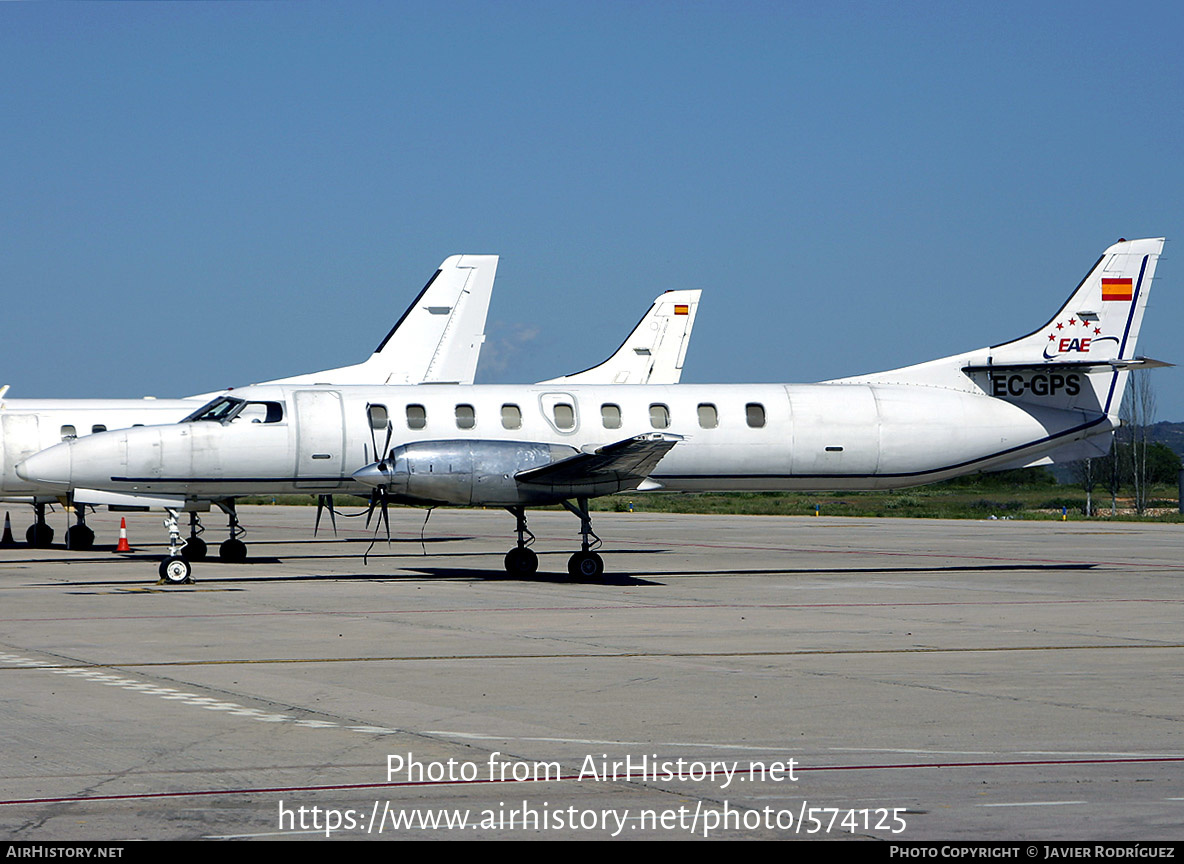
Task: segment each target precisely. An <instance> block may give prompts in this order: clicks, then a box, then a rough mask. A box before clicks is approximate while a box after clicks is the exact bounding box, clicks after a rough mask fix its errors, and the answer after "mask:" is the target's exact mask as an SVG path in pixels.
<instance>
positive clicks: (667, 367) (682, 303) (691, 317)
mask: <svg viewBox="0 0 1184 864" xmlns="http://www.w3.org/2000/svg"><path fill="white" fill-rule="evenodd" d="M702 293H703V292H702V291H700V290H699V289H697V288H696V289H686V290H680V291H667V292H666V293H665V294H661V295H660V296H658V298H657V299H656V300H654V303H653V305H652V306H650V309H649V311H648V312H646V313H645V315H644V316H642V319H641V321H639V322H638V324H637V326H636V327H634V328H633V332H632V333H630V334H629V336H628V337H627V338H626V339H625V341H624V342H623V343H621V347H620V348H618V349H617V350H616V353H614V354H613V356H611V357H609V358H608V359H607V360H605V361H604V362H603V363H601V364H599V365H597V366H593V367H592V368H591V369H585V370H584V371H583V372H576V373H574V374H572V375H565V376H563V377H561V378H552V379H551V380H549V381H540V382H539V383H540V384H677V383H678V382H679V379H681V378H682V365H683V361H684V360H685V359H686V355H687V345H689V344H690V341H691V330H692V329H693V328H694V326H695V313H696V312H697V311H698V309H699V297H700V295H701V294H702Z"/></svg>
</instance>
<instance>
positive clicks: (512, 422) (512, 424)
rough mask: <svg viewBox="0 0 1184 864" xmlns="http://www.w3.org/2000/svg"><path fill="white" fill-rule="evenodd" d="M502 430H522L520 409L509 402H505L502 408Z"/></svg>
mask: <svg viewBox="0 0 1184 864" xmlns="http://www.w3.org/2000/svg"><path fill="white" fill-rule="evenodd" d="M502 428H503V429H521V428H522V409H521V408H519V407H518V406H517V405H514V404H513V403H511V402H507V403H506V404H505V405H503V406H502Z"/></svg>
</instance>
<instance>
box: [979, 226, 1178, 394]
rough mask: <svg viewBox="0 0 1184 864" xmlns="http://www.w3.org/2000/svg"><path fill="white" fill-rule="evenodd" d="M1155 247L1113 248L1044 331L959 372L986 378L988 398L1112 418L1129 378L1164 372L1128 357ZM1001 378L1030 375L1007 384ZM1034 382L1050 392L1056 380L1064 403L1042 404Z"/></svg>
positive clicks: (1150, 243)
mask: <svg viewBox="0 0 1184 864" xmlns="http://www.w3.org/2000/svg"><path fill="white" fill-rule="evenodd" d="M1163 244H1164V240H1163V238H1162V237H1159V238H1153V239H1147V240H1120V241H1119V242H1117V243H1115V244H1114V245H1113V246H1111V247H1110V248H1109V249H1107V250H1106V251H1105V252H1104V253H1103V254H1102V257H1101V258H1099V259H1098V262H1097V263H1096V264H1095V265H1094V267H1093V269H1092V270H1090V272H1089V274H1088V275H1086V277H1085V278H1084V279H1083V280H1081V284H1079V285H1078V286H1077V290H1075V291H1074V292H1073V294H1072V295H1071V296H1070V297H1069V299H1068V301H1067V302H1066V303H1065V304H1064V305H1063V306H1062V307H1061V309H1060V311H1058V312H1057V314H1056V315H1055V316H1053V318H1052V319H1051V320H1050V321H1049V322H1048V323H1047V324H1045V325H1044V326H1043V327H1041V328H1040V329H1039V330H1035V331H1033V332H1032V333H1029V334H1028V335H1027V336H1023V337H1021V338H1019V339H1015V340H1013V341H1011V342H1007V343H1004V344H1002V345H997V346H993V347H992V348H990V349H988V352H989V353H988V361H987V366H986V369H985V370H984V369H982V368H980V367H976V366H971V367H968V369H967V371H988V372H992V371H993V374H992V376H991V378H992V380H991V381H990V384H989V386H988V389H987V392H988V393H989V394H991V395H993V396H1002V397H1004V398H1015V399H1017V400H1018V401H1029V400H1032V399H1033V398H1035V399H1036V400H1039V401H1040V402H1041V403H1042V404H1045V405H1049V406H1050V407H1067V408H1084V409H1087V410H1094V411H1099V412H1101V413H1104V414H1111V415H1115V414H1117V413H1118V407H1119V405H1120V403H1121V402H1122V393H1123V389H1124V388H1125V386H1126V380H1127V376H1128V375H1129V374H1130V370H1131V369H1135V368H1140V367H1150V366H1158V365H1165V364H1161V363H1158V362H1157V361H1153V360H1147V359H1145V358H1142V357H1138V356H1137V355H1136V354H1135V346H1136V344H1137V343H1138V339H1139V330H1140V328H1141V327H1142V324H1143V313H1144V311H1145V310H1146V308H1147V298H1148V296H1150V293H1151V282H1152V280H1153V278H1154V276H1155V265H1156V263H1157V262H1158V260H1159V256H1160V253H1161V252H1162V251H1163ZM992 367H993V370H992ZM1009 370H1010V372H1013V373H1016V374H1019V373H1023V372H1024V371H1026V370H1031V371H1032V373H1033V374H1032V375H1029V376H1028V377H1026V378H1018V377H1015V376H1014V375H1012V376H1011V377H1009V374H1008V373H1009ZM1041 374H1043V379H1040V380H1045V379H1046V380H1047V382H1048V383H1049V384H1050V385H1051V383H1052V382H1054V381H1055V380H1057V379H1054V377H1053V376H1060V380H1063V381H1064V382H1065V389H1064V393H1063V394H1062V395H1063V396H1064V397H1068V401H1065V402H1062V403H1060V404H1058V401H1059V400H1054V401H1052V402H1050V401H1049V397H1053V396H1054V394H1051V393H1048V392H1044V390H1045V389H1046V388H1045V384H1042V383H1039V381H1037V380H1036V379H1035V377H1034V376H1035V375H1041ZM1070 376H1072V377H1070ZM1033 383H1035V388H1033ZM1021 391H1022V392H1021ZM1073 391H1077V392H1073Z"/></svg>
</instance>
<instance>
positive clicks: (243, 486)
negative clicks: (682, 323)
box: [17, 238, 1164, 582]
mask: <svg viewBox="0 0 1184 864" xmlns="http://www.w3.org/2000/svg"><path fill="white" fill-rule="evenodd" d="M1162 249H1163V240H1162V238H1161V239H1149V240H1133V241H1127V240H1122V241H1119V242H1118V243H1116V244H1115V245H1113V246H1111V247H1110V248H1109V249H1107V250H1106V252H1105V253H1104V254H1103V255H1102V257H1101V258H1099V259H1098V262H1097V263H1096V264H1095V265H1094V267H1093V269H1091V270H1090V272H1089V273H1088V274H1087V275H1086V277H1085V279H1083V280H1082V281H1081V283H1080V284H1079V285H1078V287H1077V289H1076V290H1075V291H1074V292H1073V293H1072V295H1071V296H1070V297H1069V300H1068V301H1067V302H1066V303H1065V304H1064V306H1062V307H1061V309H1060V311H1058V312H1057V314H1056V315H1055V316H1053V318H1052V319H1051V320H1050V321H1049V322H1048V323H1047V324H1045V325H1043V326H1042V327H1039V328H1038V329H1036V330H1034V331H1032V332H1031V333H1030V334H1028V335H1027V336H1023V337H1020V338H1018V339H1015V340H1012V341H1010V342H1005V343H1001V344H996V345H992V346H988V347H985V348H980V349H977V350H974V351H967V352H965V353H962V354H957V355H954V356H951V357H945V358H942V359H940V360H933V361H930V362H928V363H922V364H920V365H916V366H909V367H906V368H902V369H895V370H892V371H890V372H881V373H877V374H872V375H863V376H858V377H854V378H845V379H842V380H836V381H828V382H824V383H821V384H739V385H737V384H714V385H687V384H681V385H679V386H677V387H669V386H652V385H639V386H630V387H614V386H605V385H575V386H567V385H565V384H542V385H534V386H524V387H511V386H473V387H431V386H427V387H415V388H408V387H393V388H392V387H387V388H380V387H300V386H260V387H251V388H247V389H245V390H240V391H236V392H235V393H233V394H228V395H224V396H221V397H219V398H217V399H215V400H214V401H213V402H211V403H210V404H209V405H207V406H206V407H204V408H202V409H201V410H199V411H195V412H194V413H193V414H192V415H191V416H190V417H189V418H187V420H186V421H185V422H182V423H179V424H176V425H173V426H160V427H156V428H143V429H128V430H124V431H120V432H106V433H101V434H97V435H92V436H90V437H89V438H87V439H79V440H76V441H69V442H66V443H64V444H59V445H57V446H55V447H52V448H50V449H49V450H46V451H44V452H42V453H39V454H37V455H35V456H32V457H31V458H29V459H27V460H26V461H25V462H24V463H23V464H21V465H19V466H17V473H18V474H19V475H20V476H21V477H24V478H26V479H29V480H31V481H35V482H38V483H47V484H57V485H58V486H60V487H61V488H66V487H68V486H74V487H76V488H77V487H82V488H87V489H107V490H112V491H118V492H129V493H132V494H140V495H159V496H171V497H172V500H173V501H174V507H175V508H177V509H180V508H181V507H182V506H184V504H185V502H186V501H187V500H188V499H190V498H191V497H194V496H196V497H218V496H224V495H225V496H234V495H245V494H250V492H251V491H252V490H254V489H257V488H260V487H263V486H265V487H266V488H268V489H269V490H275V491H280V490H282V489H287V490H290V491H295V492H310V491H311V492H316V493H321V494H326V493H330V492H344V491H353V490H358V489H373V490H375V495H376V501H377V502H378V503H380V504H383V505H385V502H388V501H394V502H402V503H412V504H422V505H438V504H454V505H484V506H501V507H505V508H507V509H508V510H509V511H510V512H511V513H513V514H514V515H515V517H516V519H517V533H518V543H517V546H516V547H515V548H514V549H511V550H510V551H509V553H508V554H507V555H506V561H505V564H506V569H507V570H508V571H509V572H511V573H514V574H520V575H528V574H531V573H533V572H535V569H536V568H537V566H538V559H537V556H536V555H535V554H534V552H533V551H532V550H531V549H529V548H528V545H529V544H528V542H527V539H526V535H527V534H529V531H528V530H527V527H526V518H525V509H524V508H525V507H527V506H532V505H541V504H554V503H562V504H563V505H564V506H565V507H567V508H568V509H569V510H570V511H571V512H573V513H575V514H576V515H577V516H578V517H579V519H580V532H581V535H582V537H583V540H582V543H581V550H580V551H579V552H576V553H575V554H574V555H572V556H571V559H570V561H569V563H568V569H569V572H571V573H572V574H573V575H577V576H581V577H584V578H596V577H598V576H599V575H600V574H601V573H602V572H603V567H604V564H603V562H602V560H601V558H600V556H599V555H598V554H597V553H596V552H595V551H594V548H593V545H594V544H593V541H595V542H596V543H599V539H598V538H596V536H595V534H593V532H592V524H591V516H590V514H589V511H588V499H589V498H592V497H596V496H600V495H608V494H611V493H614V492H618V491H623V490H627V489H637V490H643V491H644V490H656V489H665V490H670V491H686V492H693V491H732V490H734V491H747V490H759V491H763V490H799V489H801V490H821V489H885V488H895V487H902V486H915V485H920V484H923V483H930V482H933V481H937V480H943V479H946V478H949V477H955V476H959V475H962V474H969V473H972V472H975V471H991V470H997V469H1000V468H1004V467H1011V466H1013V465H1016V464H1025V463H1030V462H1034V461H1038V460H1040V459H1042V458H1043V457H1044V456H1045V455H1047V454H1049V453H1052V452H1054V451H1056V450H1058V449H1059V448H1062V447H1064V446H1066V445H1073V444H1076V443H1077V442H1081V441H1086V440H1089V439H1092V438H1095V437H1099V436H1105V437H1106V438H1108V437H1109V436H1111V434H1112V433H1113V430H1114V429H1116V428H1117V427H1118V425H1119V420H1118V416H1117V415H1118V407H1119V404H1120V402H1121V398H1122V392H1123V388H1124V386H1125V384H1126V380H1127V377H1128V375H1129V370H1131V369H1137V368H1146V367H1150V366H1155V365H1164V364H1159V363H1157V362H1156V361H1150V360H1147V359H1145V358H1141V357H1137V356H1136V355H1135V344H1136V341H1137V338H1138V335H1139V329H1140V325H1141V323H1142V319H1143V312H1144V309H1145V307H1146V303H1147V297H1148V294H1149V292H1150V289H1151V282H1152V278H1153V276H1154V273H1155V266H1156V262H1157V261H1158V259H1159V255H1160V253H1161V251H1162ZM246 418H253V419H258V420H260V422H258V423H254V422H250V420H248V419H246ZM380 440H381V441H382V442H383V443H382V444H381V446H378V442H379V441H380ZM590 538H591V539H590ZM171 540H172V547H171V550H170V552H171V555H170V557H169V558H168V559H166V560H165V561H163V562H162V563H161V566H160V573H161V577H162V578H163V579H165V580H167V581H170V582H184V581H187V580H188V579H189V576H190V566H189V564H188V562H186V561H184V560H183V559H182V558H181V557H180V556H179V555H178V554H177V552H178V550H179V545H178V544H179V542H180V537H179V534H178V533H177V532H176V531H175V530H174V531H173V532H172V538H171Z"/></svg>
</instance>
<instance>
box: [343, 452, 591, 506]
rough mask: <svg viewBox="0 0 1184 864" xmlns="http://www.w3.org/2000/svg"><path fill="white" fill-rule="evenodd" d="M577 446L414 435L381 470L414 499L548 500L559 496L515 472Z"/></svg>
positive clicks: (400, 493) (392, 488)
mask: <svg viewBox="0 0 1184 864" xmlns="http://www.w3.org/2000/svg"><path fill="white" fill-rule="evenodd" d="M577 452H578V451H577V450H576V449H575V448H574V447H566V446H563V445H560V444H537V443H531V442H527V441H464V440H456V441H416V442H413V443H411V444H402V445H400V446H398V447H395V448H393V449H392V450H391V451H390V454H389V455H388V457H387V458H386V459H385V460H383V463H384V464H383V465H382V467H380V468H378V469H377V470H378V471H379V472H381V474H382V478H383V479H382V480H381V481H380V482H381V483H382V484H383V485H384V486H385V488H386V493H387V495H388V496H390V497H392V498H395V499H402V500H405V501H408V502H411V503H417V504H482V505H489V506H509V505H515V504H549V503H554V502H555V501H557V500H559V499H558V498H557V497H556V496H555V495H554V494H553V493H551V492H550V491H548V490H545V489H539V488H533V489H532V488H531V487H529V486H527V485H525V484H519V483H518V482H517V481H516V480H515V479H514V475H515V474H517V473H518V472H519V471H525V470H528V469H530V468H539V467H542V466H543V465H550V464H551V463H552V462H557V461H559V460H560V459H566V458H567V457H569V456H572V455H574V454H576V453H577ZM374 467H375V466H371V468H372V469H373V468H374ZM359 473H360V472H359ZM355 476H357V475H355ZM358 479H359V480H363V482H371V483H373V481H371V480H368V479H366V478H363V477H358ZM375 479H377V477H376V478H375ZM373 485H377V483H374V484H373Z"/></svg>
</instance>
